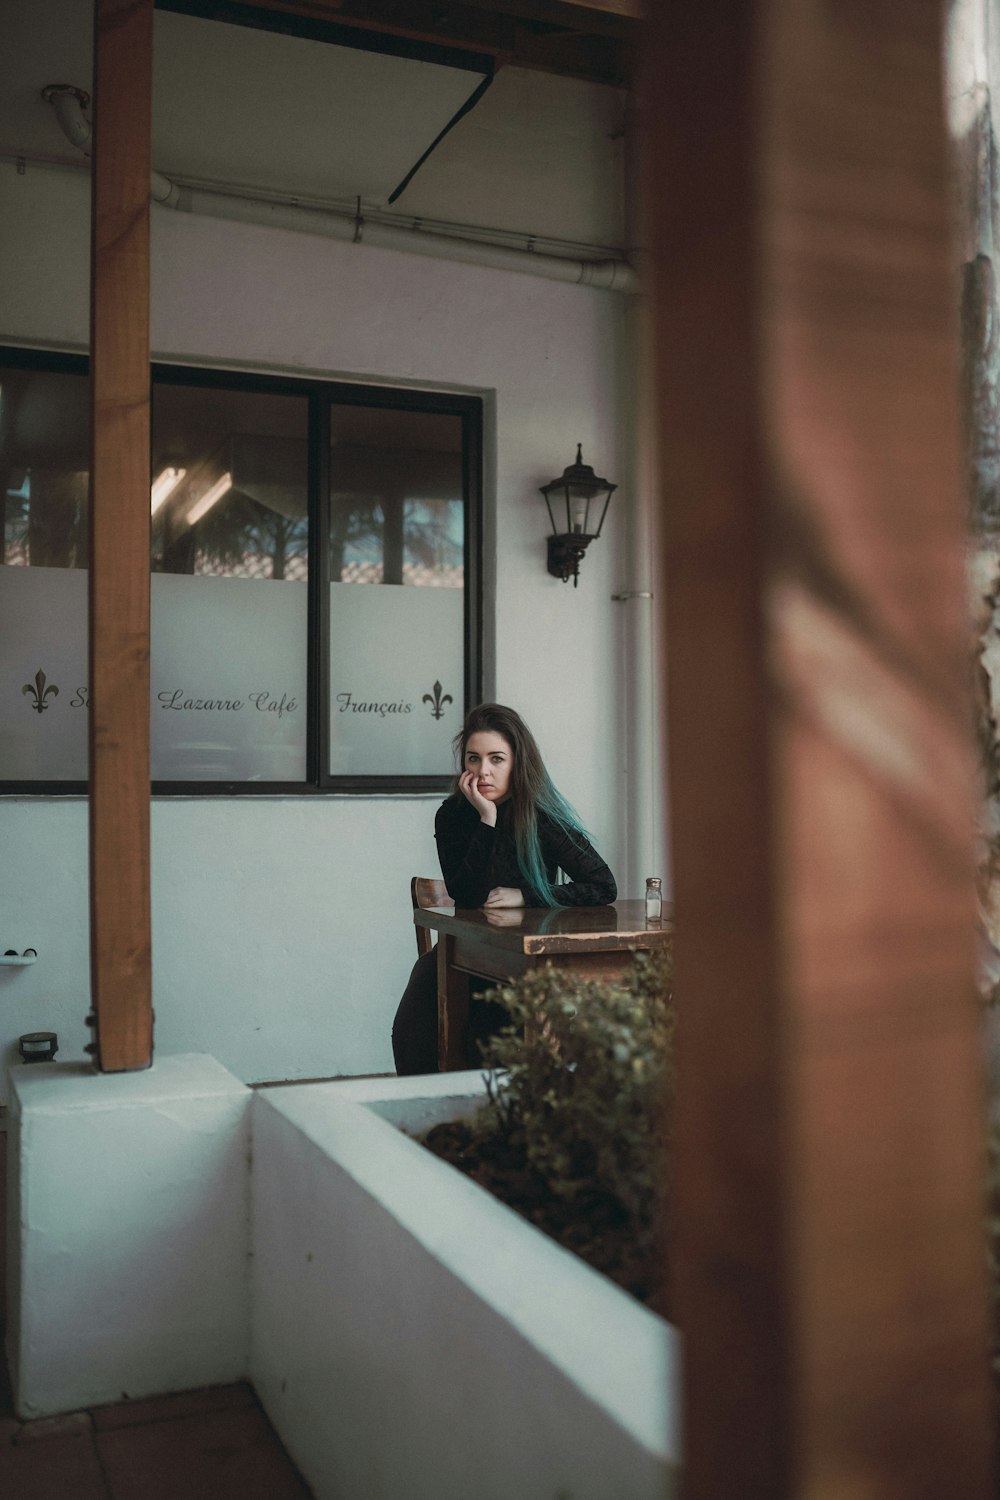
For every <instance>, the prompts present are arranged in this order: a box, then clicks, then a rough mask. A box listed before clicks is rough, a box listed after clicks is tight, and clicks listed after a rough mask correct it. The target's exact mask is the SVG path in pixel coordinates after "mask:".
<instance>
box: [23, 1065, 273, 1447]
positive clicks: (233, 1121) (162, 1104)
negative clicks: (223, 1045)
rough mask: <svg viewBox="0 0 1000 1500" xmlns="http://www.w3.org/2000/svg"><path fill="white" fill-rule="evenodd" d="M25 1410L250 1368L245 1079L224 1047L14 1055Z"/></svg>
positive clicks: (79, 1403)
mask: <svg viewBox="0 0 1000 1500" xmlns="http://www.w3.org/2000/svg"><path fill="white" fill-rule="evenodd" d="M10 1082H11V1106H10V1122H9V1123H10V1128H9V1133H8V1151H9V1169H10V1178H11V1181H10V1192H9V1198H10V1201H9V1210H8V1236H9V1238H8V1332H7V1348H8V1362H9V1366H10V1372H11V1380H12V1383H13V1386H14V1399H15V1404H16V1407H17V1411H18V1414H19V1415H20V1416H21V1417H22V1418H25V1419H27V1418H31V1417H39V1416H47V1415H50V1414H52V1413H55V1412H62V1411H70V1410H73V1409H75V1408H80V1407H86V1406H97V1405H100V1404H102V1403H104V1402H110V1401H121V1400H123V1399H126V1398H129V1397H140V1396H148V1395H155V1394H160V1393H163V1392H168V1391H175V1390H185V1389H190V1388H192V1387H196V1386H203V1385H215V1384H225V1383H227V1382H230V1381H234V1380H240V1379H243V1378H245V1376H246V1373H247V1368H248V1345H249V1155H248V1140H249V1105H250V1102H251V1100H252V1097H253V1095H252V1093H251V1091H250V1090H249V1089H248V1088H246V1086H245V1085H244V1084H242V1083H240V1082H239V1080H238V1079H236V1078H234V1077H233V1076H232V1074H231V1073H228V1072H227V1071H226V1069H225V1068H224V1067H222V1065H221V1064H220V1063H218V1062H216V1061H215V1060H214V1058H211V1057H207V1056H203V1055H184V1056H176V1057H165V1058H163V1059H160V1060H158V1061H156V1062H155V1063H154V1065H153V1067H152V1068H150V1069H149V1070H148V1071H146V1072H142V1073H97V1072H95V1071H94V1070H93V1069H92V1068H90V1067H89V1066H88V1065H85V1064H81V1063H40V1064H33V1065H31V1066H20V1067H14V1068H12V1069H11V1071H10Z"/></svg>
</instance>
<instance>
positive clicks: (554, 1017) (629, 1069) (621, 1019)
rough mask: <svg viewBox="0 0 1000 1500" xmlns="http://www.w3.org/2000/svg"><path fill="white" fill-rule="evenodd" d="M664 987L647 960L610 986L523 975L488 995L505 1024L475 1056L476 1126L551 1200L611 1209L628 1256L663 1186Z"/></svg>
mask: <svg viewBox="0 0 1000 1500" xmlns="http://www.w3.org/2000/svg"><path fill="white" fill-rule="evenodd" d="M670 980H671V974H670V965H669V960H668V959H667V958H666V957H665V956H658V957H653V956H651V955H649V954H646V953H640V954H637V955H636V958H635V961H634V963H633V965H632V967H631V969H630V970H629V972H628V973H627V974H626V975H624V976H623V977H622V979H621V980H620V981H617V982H614V983H603V982H599V981H595V980H582V981H581V980H580V979H579V978H578V977H571V976H567V975H566V974H565V972H564V971H560V970H557V969H553V968H552V966H551V965H547V966H546V967H544V968H541V969H535V970H532V971H531V972H529V973H528V974H526V975H525V976H524V977H523V978H521V979H518V980H515V981H514V982H513V983H511V984H508V985H505V986H503V987H502V988H500V989H498V990H497V991H496V992H495V994H494V995H493V996H491V998H495V999H497V1000H499V1001H500V1002H501V1004H502V1005H504V1006H505V1007H506V1009H507V1010H508V1012H509V1013H510V1016H511V1021H512V1025H511V1026H510V1027H508V1028H506V1029H505V1030H504V1031H503V1032H502V1033H501V1034H500V1035H499V1036H497V1037H494V1038H493V1039H491V1041H490V1042H489V1043H487V1044H486V1046H485V1047H484V1049H483V1061H484V1067H485V1068H486V1070H487V1073H486V1081H487V1092H488V1095H489V1103H488V1104H487V1105H486V1106H484V1110H483V1112H482V1114H481V1116H480V1120H479V1125H478V1128H479V1129H480V1130H482V1131H489V1132H493V1133H499V1135H500V1136H501V1137H503V1138H504V1139H505V1140H506V1141H507V1142H508V1143H509V1145H510V1146H511V1147H512V1148H513V1149H514V1150H516V1151H518V1152H520V1153H523V1155H524V1157H525V1159H526V1160H527V1162H528V1164H529V1166H530V1168H531V1169H532V1170H533V1171H534V1172H535V1173H536V1174H537V1175H538V1177H539V1178H540V1179H541V1180H542V1181H543V1182H544V1183H545V1185H546V1187H547V1188H548V1190H549V1191H550V1192H551V1193H553V1194H554V1195H556V1196H557V1197H559V1198H562V1199H568V1200H573V1199H579V1200H580V1201H581V1203H582V1202H584V1201H587V1202H591V1203H592V1202H593V1200H594V1197H595V1195H600V1196H602V1197H604V1198H605V1199H608V1200H612V1201H614V1202H615V1203H617V1204H618V1205H620V1209H621V1213H622V1214H623V1215H624V1216H625V1217H626V1218H627V1220H628V1222H629V1230H630V1234H631V1236H632V1237H633V1241H634V1243H635V1245H636V1247H637V1248H643V1247H646V1248H649V1247H651V1246H652V1245H653V1244H654V1243H655V1241H656V1239H657V1235H658V1230H659V1220H660V1217H661V1209H662V1206H663V1199H664V1189H665V1183H666V1174H667V1147H668V1120H669V1101H670V1098H671V1096H672V1093H673V1077H674V1065H673V1045H672V1044H673V1033H674V1013H673V1006H672V1001H671V983H670ZM522 1030H523V1036H519V1035H518V1032H519V1031H522Z"/></svg>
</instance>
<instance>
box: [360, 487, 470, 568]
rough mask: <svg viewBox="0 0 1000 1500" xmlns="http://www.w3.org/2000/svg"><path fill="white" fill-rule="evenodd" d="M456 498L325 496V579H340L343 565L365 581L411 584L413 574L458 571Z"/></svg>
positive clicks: (459, 544)
mask: <svg viewBox="0 0 1000 1500" xmlns="http://www.w3.org/2000/svg"><path fill="white" fill-rule="evenodd" d="M462 522H463V506H462V502H461V500H413V499H409V498H407V496H406V495H405V494H386V493H384V492H383V493H382V494H380V495H378V496H372V495H357V494H351V495H345V494H335V495H333V496H332V497H331V507H330V577H331V578H332V579H333V580H334V581H336V580H338V579H342V578H343V577H344V570H345V567H346V566H348V565H349V564H353V565H355V567H356V568H358V567H360V568H364V569H365V570H366V572H367V573H368V576H369V578H370V581H372V582H375V581H380V582H382V583H403V582H412V581H413V575H414V573H420V574H425V575H426V574H431V575H433V574H439V575H444V574H446V573H448V572H449V571H455V570H460V569H461V567H462V556H463V536H462Z"/></svg>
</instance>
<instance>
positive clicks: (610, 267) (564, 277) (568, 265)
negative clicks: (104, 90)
mask: <svg viewBox="0 0 1000 1500" xmlns="http://www.w3.org/2000/svg"><path fill="white" fill-rule="evenodd" d="M42 97H43V99H45V100H46V102H47V103H49V104H50V105H51V106H52V109H53V111H54V113H55V116H56V119H57V120H58V122H59V125H60V127H61V129H62V131H63V134H64V135H65V136H66V138H67V140H69V141H70V142H71V143H72V144H73V145H74V146H76V147H77V149H78V150H80V151H82V152H83V154H84V155H85V156H89V155H90V142H91V135H92V133H93V130H92V126H91V124H90V121H89V120H88V119H87V117H86V115H85V113H84V111H85V110H86V109H87V108H88V106H89V104H90V98H89V95H88V94H86V93H85V92H84V90H83V89H77V88H74V87H73V86H72V85H70V84H62V83H53V84H48V85H47V86H46V87H45V88H44V89H43V90H42ZM150 196H151V197H152V199H153V200H154V202H156V203H159V204H162V206H163V207H164V208H173V209H176V210H178V211H180V212H181V213H192V214H205V215H207V216H208V217H210V218H216V219H230V220H232V221H234V222H237V223H240V224H263V225H269V226H271V227H272V228H275V229H289V230H292V231H294V232H296V233H299V234H321V235H325V236H327V238H329V239H337V240H350V241H352V242H353V243H355V244H360V243H364V244H368V245H374V246H376V247H377V248H378V249H382V250H402V251H404V252H406V253H407V254H410V255H427V256H431V257H433V258H436V259H439V260H450V261H458V262H461V263H463V264H466V265H478V266H488V267H490V268H492V269H494V270H500V271H518V272H521V273H523V274H526V275H528V276H541V277H544V278H546V279H548V280H551V281H563V282H570V283H574V284H576V285H578V286H590V287H595V288H599V289H601V290H604V291H609V292H620V293H626V294H628V293H633V292H637V291H638V290H639V278H638V277H637V275H636V273H635V271H634V270H633V268H632V267H631V266H630V265H628V264H626V262H625V261H622V260H615V259H612V258H609V257H602V258H594V259H587V258H582V257H577V256H563V255H553V254H550V253H549V252H548V251H543V250H521V249H516V248H513V247H512V246H510V245H509V244H506V243H502V242H497V241H495V240H491V239H490V238H489V233H488V231H485V230H477V229H476V228H475V227H474V226H472V225H468V226H459V225H456V226H455V232H454V233H445V232H442V230H441V228H440V226H438V227H437V228H435V229H434V230H427V229H424V228H422V227H421V225H420V223H419V221H414V222H413V223H412V224H405V225H401V224H398V223H386V222H385V221H384V220H381V219H380V218H379V216H378V214H377V213H371V212H369V213H365V214H363V213H362V212H361V210H360V208H357V209H355V210H348V209H343V208H335V207H322V208H319V207H315V208H307V207H304V206H303V205H301V204H296V203H285V202H281V201H279V200H277V199H273V198H267V197H266V196H264V195H262V194H249V193H246V192H235V191H226V192H222V191H219V190H218V189H214V188H200V187H196V186H187V185H184V184H180V183H176V182H174V181H172V180H171V179H170V178H169V177H165V176H164V175H163V174H162V173H161V172H153V173H151V174H150Z"/></svg>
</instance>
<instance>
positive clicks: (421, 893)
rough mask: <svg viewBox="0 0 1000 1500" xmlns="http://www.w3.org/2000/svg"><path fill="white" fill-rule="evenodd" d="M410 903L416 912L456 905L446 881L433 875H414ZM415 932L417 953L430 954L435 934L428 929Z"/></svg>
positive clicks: (411, 883) (419, 928)
mask: <svg viewBox="0 0 1000 1500" xmlns="http://www.w3.org/2000/svg"><path fill="white" fill-rule="evenodd" d="M410 901H411V903H412V906H413V910H414V911H416V909H417V907H418V906H419V907H421V908H422V909H424V910H426V908H427V907H428V906H454V905H455V903H454V901H453V900H452V899H451V897H450V896H449V895H448V887H447V886H446V885H445V883H444V881H443V880H435V879H434V877H433V876H432V875H414V877H413V879H412V880H411V881H410ZM413 930H414V932H415V933H416V934H417V953H418V954H420V955H421V956H422V955H423V954H424V953H429V952H430V951H431V949H432V948H433V946H434V934H433V933H432V932H429V931H428V930H427V928H426V927H414V929H413Z"/></svg>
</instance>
